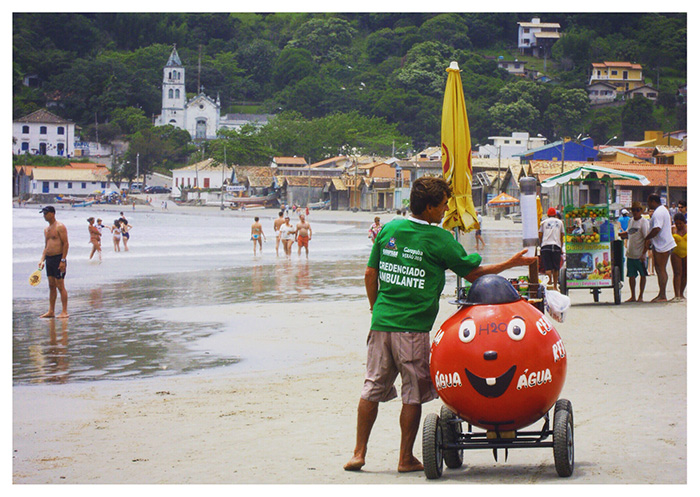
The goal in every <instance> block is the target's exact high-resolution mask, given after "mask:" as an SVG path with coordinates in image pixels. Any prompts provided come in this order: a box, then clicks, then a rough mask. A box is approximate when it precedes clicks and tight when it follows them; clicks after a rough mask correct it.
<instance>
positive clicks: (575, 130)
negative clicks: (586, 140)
mask: <svg viewBox="0 0 700 497" xmlns="http://www.w3.org/2000/svg"><path fill="white" fill-rule="evenodd" d="M589 105H590V101H589V99H588V94H587V93H586V91H585V90H578V89H575V90H567V89H564V88H556V89H555V90H554V91H553V92H552V103H551V104H550V105H549V107H547V111H546V112H545V115H544V119H545V122H546V125H547V133H544V134H545V135H547V134H550V135H551V136H554V137H559V138H562V137H565V136H576V135H578V134H580V133H585V132H586V130H585V129H584V127H585V126H584V117H585V116H586V115H587V113H588V108H589Z"/></svg>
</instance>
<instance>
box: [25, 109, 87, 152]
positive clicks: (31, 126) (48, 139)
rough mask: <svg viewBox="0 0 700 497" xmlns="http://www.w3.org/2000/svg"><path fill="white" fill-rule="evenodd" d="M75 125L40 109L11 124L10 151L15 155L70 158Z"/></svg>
mask: <svg viewBox="0 0 700 497" xmlns="http://www.w3.org/2000/svg"><path fill="white" fill-rule="evenodd" d="M74 142H75V123H74V122H72V121H69V120H67V119H63V118H61V117H58V116H57V115H56V114H53V113H51V112H49V111H47V110H45V109H40V110H37V111H35V112H32V113H31V114H29V115H27V116H24V117H21V118H19V119H17V120H16V121H13V122H12V150H13V153H14V154H16V155H21V154H25V153H28V154H31V155H51V156H54V157H72V156H73V153H74V149H73V147H74Z"/></svg>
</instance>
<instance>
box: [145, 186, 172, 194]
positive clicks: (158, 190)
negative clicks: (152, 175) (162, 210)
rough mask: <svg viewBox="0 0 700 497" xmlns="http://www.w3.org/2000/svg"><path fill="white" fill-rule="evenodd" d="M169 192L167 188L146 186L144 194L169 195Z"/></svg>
mask: <svg viewBox="0 0 700 497" xmlns="http://www.w3.org/2000/svg"><path fill="white" fill-rule="evenodd" d="M171 191H172V190H171V189H170V188H168V187H167V186H147V187H146V189H145V190H144V193H170V192H171Z"/></svg>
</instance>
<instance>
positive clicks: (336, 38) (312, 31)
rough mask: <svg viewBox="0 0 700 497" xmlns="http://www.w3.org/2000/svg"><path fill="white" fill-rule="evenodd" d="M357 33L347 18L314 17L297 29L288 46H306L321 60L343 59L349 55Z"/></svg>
mask: <svg viewBox="0 0 700 497" xmlns="http://www.w3.org/2000/svg"><path fill="white" fill-rule="evenodd" d="M355 33H356V30H355V29H354V28H353V27H352V25H351V24H350V23H349V22H348V21H346V20H345V19H341V18H339V17H329V18H320V17H314V18H312V19H310V20H308V21H307V22H305V23H304V24H302V25H301V26H300V27H299V29H297V30H296V32H295V33H294V38H292V39H291V40H290V41H289V42H288V43H287V47H291V48H305V49H306V50H308V51H309V52H311V54H312V55H313V57H314V58H315V59H316V60H317V61H319V62H321V61H325V60H334V59H339V58H341V59H342V58H343V57H345V56H347V55H348V53H349V50H348V49H349V47H350V45H351V43H352V39H353V37H354V36H355Z"/></svg>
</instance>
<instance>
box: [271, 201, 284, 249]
mask: <svg viewBox="0 0 700 497" xmlns="http://www.w3.org/2000/svg"><path fill="white" fill-rule="evenodd" d="M283 224H284V211H280V214H279V217H278V218H277V219H275V220H274V222H273V223H272V226H273V229H274V231H275V252H277V255H280V240H281V239H282V233H281V232H280V228H281V227H282V225H283Z"/></svg>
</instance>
